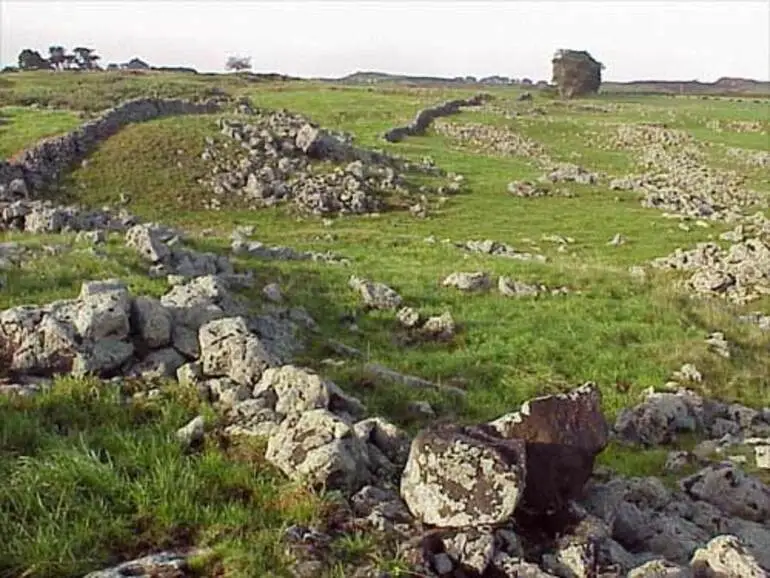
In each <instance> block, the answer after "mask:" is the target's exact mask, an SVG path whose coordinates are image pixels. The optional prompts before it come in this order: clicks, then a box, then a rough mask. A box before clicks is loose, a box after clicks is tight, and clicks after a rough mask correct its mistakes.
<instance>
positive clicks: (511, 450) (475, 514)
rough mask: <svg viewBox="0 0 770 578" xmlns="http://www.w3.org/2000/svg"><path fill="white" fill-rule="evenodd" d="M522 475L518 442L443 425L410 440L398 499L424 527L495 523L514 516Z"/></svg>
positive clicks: (521, 449) (521, 447)
mask: <svg viewBox="0 0 770 578" xmlns="http://www.w3.org/2000/svg"><path fill="white" fill-rule="evenodd" d="M526 472H527V470H526V463H525V450H524V443H523V442H522V441H520V440H516V439H509V440H502V439H499V438H496V437H495V436H493V435H490V434H489V433H488V432H485V431H483V430H482V429H480V428H464V427H460V426H441V427H437V428H433V429H428V430H424V431H422V432H421V433H420V434H418V436H417V437H416V438H415V440H414V441H413V442H412V446H411V449H410V452H409V458H408V460H407V464H406V469H405V470H404V473H403V476H402V478H401V495H402V497H403V498H404V501H405V502H406V504H407V505H408V506H409V510H410V511H411V512H412V514H414V515H415V516H416V517H417V518H419V519H420V520H422V521H423V522H425V523H426V524H431V525H435V526H442V527H462V526H478V525H483V524H494V523H497V522H502V521H504V520H507V519H508V518H510V516H511V515H512V514H513V511H514V509H515V508H516V506H517V504H518V503H519V499H520V498H521V496H522V493H523V490H524V486H525V477H526Z"/></svg>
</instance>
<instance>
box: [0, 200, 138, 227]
mask: <svg viewBox="0 0 770 578" xmlns="http://www.w3.org/2000/svg"><path fill="white" fill-rule="evenodd" d="M136 222H137V219H136V218H135V217H134V216H133V215H131V214H129V213H128V212H127V211H125V210H112V209H108V208H105V209H85V208H82V207H76V206H63V205H55V204H54V203H52V202H50V201H35V200H16V201H0V231H9V230H10V231H24V232H27V233H66V232H75V231H126V230H127V229H128V228H129V227H131V226H133V225H134V224H136Z"/></svg>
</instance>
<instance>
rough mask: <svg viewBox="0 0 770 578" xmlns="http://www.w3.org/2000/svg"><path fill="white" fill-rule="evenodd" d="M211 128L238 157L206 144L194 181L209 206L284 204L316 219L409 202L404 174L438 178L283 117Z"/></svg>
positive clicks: (265, 114) (264, 115)
mask: <svg viewBox="0 0 770 578" xmlns="http://www.w3.org/2000/svg"><path fill="white" fill-rule="evenodd" d="M219 126H220V128H221V132H222V134H223V135H224V136H226V137H227V138H228V139H232V140H233V141H235V142H236V143H239V148H241V149H242V151H243V154H242V155H240V156H237V155H236V158H233V155H232V154H229V150H228V149H229V148H230V147H229V145H230V143H225V144H224V146H223V147H219V146H217V143H216V141H215V140H214V139H209V140H208V141H207V147H206V150H205V151H204V152H203V159H204V160H206V161H211V162H212V163H213V168H212V176H211V177H210V178H207V179H204V180H203V181H202V182H203V184H205V185H207V186H209V187H210V188H211V189H212V191H213V192H214V194H215V195H216V197H215V200H214V201H212V206H219V205H221V201H220V199H227V198H228V197H238V198H239V199H240V200H242V201H243V202H245V203H246V204H247V205H248V206H250V207H252V208H258V207H265V206H271V205H275V204H277V203H281V202H287V201H288V202H292V203H294V204H295V205H296V206H297V207H299V208H300V209H302V210H305V211H308V212H310V213H313V214H318V215H326V214H335V213H343V214H344V213H354V214H362V213H373V212H378V211H380V210H382V209H384V208H386V206H387V200H386V196H387V195H396V196H398V195H401V196H403V197H409V196H410V195H411V194H412V193H413V192H414V190H416V189H417V187H415V186H411V185H410V183H409V181H408V179H407V176H406V173H407V172H409V171H413V172H423V173H424V172H427V173H430V174H438V173H440V171H438V170H437V169H435V168H434V167H428V166H425V165H416V164H413V163H408V162H406V161H402V160H400V159H396V158H394V157H390V156H388V155H385V154H382V153H377V152H375V151H369V150H364V149H361V148H358V147H355V146H353V145H352V143H351V139H350V137H348V136H347V135H340V134H333V133H331V132H328V131H326V130H323V129H321V128H319V127H317V126H315V125H314V124H312V123H310V122H309V121H308V120H307V119H306V118H304V117H302V116H299V115H295V114H292V113H289V112H286V111H259V112H255V113H254V115H253V116H252V117H251V118H250V119H249V122H248V123H245V122H241V121H238V120H228V119H221V120H220V121H219ZM320 161H326V162H325V163H322V162H320ZM340 163H342V165H340V166H335V165H339V164H340ZM343 165H344V166H343Z"/></svg>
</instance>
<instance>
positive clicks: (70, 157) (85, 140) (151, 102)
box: [0, 98, 219, 200]
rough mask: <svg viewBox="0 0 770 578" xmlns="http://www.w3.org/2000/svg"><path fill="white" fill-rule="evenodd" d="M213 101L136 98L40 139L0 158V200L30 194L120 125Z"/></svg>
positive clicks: (202, 108) (214, 107)
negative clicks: (11, 155) (11, 157)
mask: <svg viewBox="0 0 770 578" xmlns="http://www.w3.org/2000/svg"><path fill="white" fill-rule="evenodd" d="M218 110H219V105H218V104H217V103H215V102H206V103H201V104H199V103H194V102H190V101H186V100H179V99H173V100H163V99H156V98H139V99H136V100H129V101H127V102H124V103H123V104H121V105H119V106H117V107H115V108H112V109H109V110H107V111H106V112H104V113H103V114H102V115H101V116H100V117H98V118H97V119H95V120H91V121H88V122H86V123H85V124H83V125H81V126H80V127H79V128H77V129H75V130H73V131H71V132H69V133H67V134H65V135H62V136H58V137H52V138H50V139H46V140H43V141H42V142H40V143H38V144H36V145H35V146H34V147H32V148H30V149H27V150H26V151H24V152H22V153H21V154H19V155H18V156H17V157H16V158H15V159H14V160H12V161H0V200H13V199H17V198H19V197H28V196H34V195H37V194H39V193H40V192H42V191H43V190H45V189H46V188H47V187H50V186H51V185H53V184H54V183H56V181H57V180H58V179H59V177H60V176H62V175H63V174H64V173H65V172H66V171H67V170H69V169H70V168H72V167H74V166H75V165H76V164H77V163H79V162H80V161H82V160H83V159H85V158H86V156H88V155H89V154H90V153H91V152H93V151H94V149H95V148H96V147H97V146H98V145H99V143H101V142H102V141H104V140H106V139H108V138H110V137H111V136H113V135H114V134H115V133H116V132H118V131H119V130H120V129H121V128H123V127H124V126H126V125H128V124H131V123H136V122H145V121H148V120H153V119H157V118H162V117H166V116H173V115H182V114H211V113H215V112H217V111H218Z"/></svg>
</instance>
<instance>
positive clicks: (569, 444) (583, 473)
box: [489, 383, 609, 515]
mask: <svg viewBox="0 0 770 578" xmlns="http://www.w3.org/2000/svg"><path fill="white" fill-rule="evenodd" d="M489 426H490V427H491V428H492V429H493V430H494V431H496V432H497V433H498V434H499V435H500V436H501V437H502V438H504V439H506V440H514V439H517V440H523V441H524V442H526V454H527V457H526V463H527V469H526V472H527V484H526V489H525V491H524V496H523V499H522V503H521V506H520V510H521V511H522V512H526V513H527V514H532V515H542V514H546V513H555V512H560V511H562V510H563V509H564V508H565V507H566V505H567V503H568V501H569V500H572V499H575V498H577V497H578V495H579V494H580V492H581V490H582V489H583V486H584V484H585V483H586V482H587V481H588V479H589V478H590V476H591V473H592V471H593V465H594V459H595V458H596V456H597V455H598V454H599V453H600V452H601V451H602V450H603V449H604V447H605V446H606V445H607V441H608V433H609V431H608V426H607V423H606V421H605V419H604V415H603V414H602V411H601V393H600V392H599V389H598V388H597V387H596V385H595V384H593V383H587V384H585V385H583V386H581V387H579V388H577V389H575V390H574V391H572V392H570V393H568V394H561V395H550V396H545V397H539V398H535V399H532V400H530V401H527V402H525V403H524V404H523V405H522V407H521V409H520V410H519V411H518V412H515V413H512V414H508V415H505V416H502V417H500V418H498V419H496V420H495V421H493V422H491V423H490V424H489Z"/></svg>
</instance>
